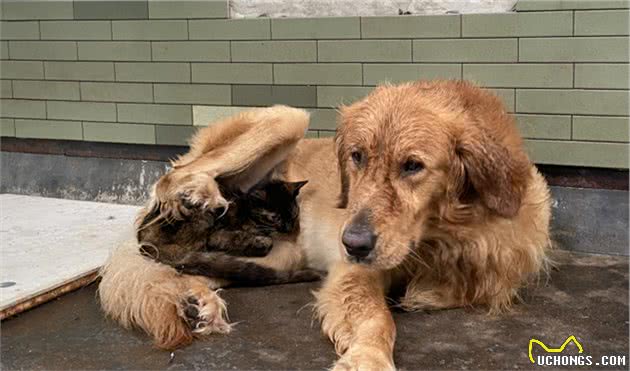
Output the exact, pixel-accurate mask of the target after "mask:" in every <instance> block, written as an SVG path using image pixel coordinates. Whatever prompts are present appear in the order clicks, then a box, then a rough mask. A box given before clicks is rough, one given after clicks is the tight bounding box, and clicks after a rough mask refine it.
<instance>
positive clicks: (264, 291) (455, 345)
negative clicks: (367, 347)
mask: <svg viewBox="0 0 630 371" xmlns="http://www.w3.org/2000/svg"><path fill="white" fill-rule="evenodd" d="M557 260H558V262H559V264H558V268H557V269H556V270H554V271H552V272H551V275H550V279H549V281H548V282H541V284H540V286H539V287H537V288H533V289H529V290H528V291H527V292H524V294H523V297H524V300H525V303H523V304H519V305H517V306H515V308H514V311H513V312H512V313H508V314H503V315H500V316H489V315H487V314H485V313H484V312H482V311H479V310H472V309H457V310H445V311H439V312H430V313H425V312H419V313H402V312H396V313H395V319H396V323H397V327H398V341H397V343H396V350H395V351H396V353H395V360H396V364H397V366H398V367H399V368H400V369H404V370H418V369H437V370H451V369H486V370H488V369H493V370H498V369H502V370H505V369H541V367H540V366H537V365H533V364H531V362H530V361H529V358H528V354H527V353H528V350H527V348H528V343H529V340H530V339H531V338H536V339H539V340H541V341H543V342H544V343H545V344H547V345H548V346H549V347H558V346H560V345H561V344H562V343H563V342H564V340H565V339H566V338H567V337H568V336H570V335H575V336H576V338H577V339H578V340H579V341H580V343H581V344H582V346H583V348H584V353H583V355H591V356H592V357H593V365H592V366H591V367H579V369H605V370H613V369H624V370H627V369H628V364H629V362H630V360H629V354H628V330H629V326H628V258H627V257H622V256H617V257H611V256H598V255H584V254H577V253H572V254H568V253H564V252H563V253H559V254H558V257H557ZM316 287H317V284H297V285H288V286H275V287H264V288H253V289H250V288H242V289H229V290H226V291H225V292H223V294H222V295H223V297H225V298H226V300H227V301H228V303H229V307H228V308H229V313H230V319H231V320H232V321H234V322H239V324H238V325H237V326H236V328H235V331H234V332H233V333H232V334H230V335H228V336H211V337H209V338H207V339H205V340H200V341H197V342H195V343H194V344H193V345H191V346H189V347H187V348H185V349H182V350H178V351H175V352H174V358H173V359H172V360H171V359H170V353H169V352H164V351H160V350H157V349H154V348H153V347H152V346H151V343H150V341H149V339H148V338H146V337H145V336H144V335H142V334H141V333H139V332H137V331H128V330H124V329H122V328H120V327H119V326H118V325H116V324H114V323H112V322H111V321H108V320H106V319H105V318H103V315H102V313H101V312H100V310H99V307H98V303H97V301H96V295H95V291H96V286H95V285H92V286H89V287H86V288H84V289H81V290H79V291H76V292H74V293H71V294H68V295H66V296H63V297H61V298H59V299H57V300H56V301H53V302H51V303H48V304H45V305H43V306H41V307H38V308H36V309H33V310H31V311H28V312H25V313H23V314H21V315H19V316H17V317H14V318H11V319H8V320H6V321H4V322H3V323H2V334H1V341H2V348H1V359H2V369H5V370H13V369H29V370H30V369H33V370H44V369H47V370H50V369H168V370H184V369H233V370H249V369H258V370H272V369H273V370H280V369H290V370H298V369H303V370H307V369H308V370H310V369H315V370H317V369H318V370H322V369H325V368H327V367H329V366H330V365H331V364H332V362H333V361H334V360H335V354H334V352H333V348H332V346H331V344H330V343H329V342H328V340H327V339H325V338H324V337H323V336H322V335H321V334H320V332H319V328H318V324H317V323H316V322H313V323H312V320H311V313H312V312H311V310H310V308H309V307H308V304H309V303H310V302H311V301H312V296H311V295H310V290H311V289H314V288H316ZM534 354H535V355H538V354H543V353H542V351H541V350H540V349H539V348H537V347H536V346H535V347H534ZM563 354H577V350H576V348H575V346H574V345H572V344H571V345H569V346H568V347H567V349H566V350H565V353H563ZM604 355H618V356H625V362H626V363H625V364H626V365H625V366H616V367H605V366H602V365H599V366H596V365H595V363H596V362H600V360H601V356H604ZM554 368H555V367H543V368H542V369H547V370H549V369H554ZM565 368H567V369H577V367H576V366H570V367H565Z"/></svg>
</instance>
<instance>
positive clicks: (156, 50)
mask: <svg viewBox="0 0 630 371" xmlns="http://www.w3.org/2000/svg"><path fill="white" fill-rule="evenodd" d="M151 49H152V52H153V60H154V61H170V62H180V61H181V62H188V61H190V62H229V61H230V43H229V42H227V41H173V42H168V41H166V42H153V43H152V45H151Z"/></svg>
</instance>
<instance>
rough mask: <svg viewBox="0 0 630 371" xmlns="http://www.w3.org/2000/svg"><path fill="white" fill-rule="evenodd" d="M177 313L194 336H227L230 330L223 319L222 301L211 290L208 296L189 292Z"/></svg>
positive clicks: (223, 306) (229, 326)
mask: <svg viewBox="0 0 630 371" xmlns="http://www.w3.org/2000/svg"><path fill="white" fill-rule="evenodd" d="M210 293H211V294H210ZM179 313H180V316H181V317H182V318H183V319H184V321H185V322H186V323H187V324H188V326H189V327H190V329H191V330H192V332H193V333H194V334H195V335H201V336H202V335H209V334H213V333H219V334H227V333H229V332H230V331H231V330H232V327H231V325H230V324H229V323H227V321H226V319H225V304H224V302H223V300H222V299H221V298H220V297H219V296H218V295H217V294H216V293H215V292H214V291H211V290H209V294H203V293H196V294H195V293H192V292H191V293H190V295H189V296H187V297H186V298H185V299H184V300H183V301H182V303H180V310H179Z"/></svg>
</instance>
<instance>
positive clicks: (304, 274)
mask: <svg viewBox="0 0 630 371" xmlns="http://www.w3.org/2000/svg"><path fill="white" fill-rule="evenodd" d="M324 277H326V273H325V272H321V271H317V270H315V269H300V270H297V271H295V272H292V273H291V276H290V278H289V282H292V283H297V282H313V281H319V280H322V279H323V278H324Z"/></svg>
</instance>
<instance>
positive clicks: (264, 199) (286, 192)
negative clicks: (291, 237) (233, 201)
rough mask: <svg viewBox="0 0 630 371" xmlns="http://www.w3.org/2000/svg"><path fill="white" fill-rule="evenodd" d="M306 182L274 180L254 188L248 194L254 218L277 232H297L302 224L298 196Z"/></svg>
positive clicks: (259, 223) (258, 222)
mask: <svg viewBox="0 0 630 371" xmlns="http://www.w3.org/2000/svg"><path fill="white" fill-rule="evenodd" d="M306 183H307V181H302V182H285V181H279V180H274V181H271V182H269V183H267V184H265V185H263V186H261V187H260V188H256V189H254V190H252V191H251V192H250V193H249V194H248V196H249V201H250V207H251V208H250V211H251V218H252V220H253V221H254V222H255V223H256V224H258V225H260V226H262V227H267V228H270V229H273V230H274V231H276V232H280V233H288V234H292V233H295V232H297V231H298V230H299V226H300V207H299V204H298V201H297V197H298V195H299V193H300V189H301V188H302V187H303V186H304V185H305V184H306Z"/></svg>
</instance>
